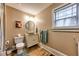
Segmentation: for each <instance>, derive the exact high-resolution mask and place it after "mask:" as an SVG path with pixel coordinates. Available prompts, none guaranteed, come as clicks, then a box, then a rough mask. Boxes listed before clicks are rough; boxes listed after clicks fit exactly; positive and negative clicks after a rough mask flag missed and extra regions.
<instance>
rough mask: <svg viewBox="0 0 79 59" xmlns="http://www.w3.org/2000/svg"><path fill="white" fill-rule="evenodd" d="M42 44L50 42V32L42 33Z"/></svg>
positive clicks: (44, 31)
mask: <svg viewBox="0 0 79 59" xmlns="http://www.w3.org/2000/svg"><path fill="white" fill-rule="evenodd" d="M40 39H41V42H42V43H44V44H46V43H47V42H48V30H43V31H41V32H40Z"/></svg>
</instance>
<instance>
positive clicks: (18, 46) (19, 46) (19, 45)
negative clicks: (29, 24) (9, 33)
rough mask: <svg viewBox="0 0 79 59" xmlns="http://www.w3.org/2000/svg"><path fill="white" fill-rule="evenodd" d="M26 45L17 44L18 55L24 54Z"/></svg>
mask: <svg viewBox="0 0 79 59" xmlns="http://www.w3.org/2000/svg"><path fill="white" fill-rule="evenodd" d="M23 48H24V43H18V44H16V49H17V54H21V53H23Z"/></svg>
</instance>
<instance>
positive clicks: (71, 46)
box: [36, 3, 79, 55]
mask: <svg viewBox="0 0 79 59" xmlns="http://www.w3.org/2000/svg"><path fill="white" fill-rule="evenodd" d="M59 5H61V4H57V3H54V4H52V5H51V6H49V7H48V8H46V9H45V10H43V11H42V12H40V13H39V14H38V15H36V17H37V19H38V20H40V21H41V22H38V24H37V27H38V28H39V29H45V28H47V29H51V27H52V19H53V18H52V16H53V14H52V9H54V8H55V7H57V6H59ZM78 38H79V34H78V33H75V32H54V31H51V30H49V39H48V43H47V45H48V46H50V47H52V48H55V49H57V50H59V51H61V52H63V53H65V54H67V55H77V46H76V41H75V40H74V39H78Z"/></svg>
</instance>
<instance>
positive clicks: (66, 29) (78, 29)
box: [52, 27, 79, 32]
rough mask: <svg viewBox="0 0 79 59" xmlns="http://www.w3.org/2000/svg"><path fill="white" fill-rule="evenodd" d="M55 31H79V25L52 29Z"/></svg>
mask: <svg viewBox="0 0 79 59" xmlns="http://www.w3.org/2000/svg"><path fill="white" fill-rule="evenodd" d="M52 31H53V32H79V27H73V28H71V27H70V28H54V29H52Z"/></svg>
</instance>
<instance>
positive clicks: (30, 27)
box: [25, 21, 35, 33]
mask: <svg viewBox="0 0 79 59" xmlns="http://www.w3.org/2000/svg"><path fill="white" fill-rule="evenodd" d="M25 29H26V32H27V33H35V23H34V22H33V21H28V22H26V24H25Z"/></svg>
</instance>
